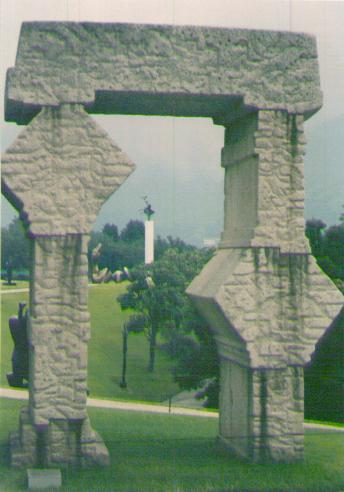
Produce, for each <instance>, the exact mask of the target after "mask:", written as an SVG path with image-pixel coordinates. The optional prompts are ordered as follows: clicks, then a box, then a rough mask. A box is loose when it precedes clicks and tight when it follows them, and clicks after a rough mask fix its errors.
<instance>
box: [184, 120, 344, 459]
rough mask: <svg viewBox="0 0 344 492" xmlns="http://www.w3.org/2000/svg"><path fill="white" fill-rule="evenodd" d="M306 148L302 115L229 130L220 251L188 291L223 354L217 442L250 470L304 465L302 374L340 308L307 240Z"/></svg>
mask: <svg viewBox="0 0 344 492" xmlns="http://www.w3.org/2000/svg"><path fill="white" fill-rule="evenodd" d="M304 146H305V142H304V135H303V117H302V116H295V115H288V114H287V113H285V112H280V111H259V112H257V113H256V114H251V115H248V116H245V117H243V118H241V119H239V120H238V121H234V122H233V123H232V124H231V125H228V126H227V128H226V137H225V146H224V149H223V152H222V165H223V166H224V168H225V218H224V231H223V234H222V240H221V243H220V249H219V250H218V251H217V253H216V254H215V256H214V257H213V258H212V259H211V260H210V262H209V263H208V264H207V265H206V266H205V267H204V269H203V271H202V272H201V273H200V274H199V275H198V276H197V277H196V278H195V279H194V280H193V282H192V283H191V285H190V286H189V288H188V293H189V294H190V296H191V297H192V299H193V300H194V302H195V304H196V306H197V307H198V309H199V311H200V312H201V313H202V314H203V316H204V317H205V318H206V319H207V320H208V323H209V326H210V327H211V329H212V330H213V332H214V334H215V339H216V342H217V346H218V352H219V355H220V365H221V397H220V439H221V441H222V442H223V443H224V444H225V445H226V446H228V447H230V448H232V449H234V450H235V451H236V452H237V453H238V454H240V455H243V456H246V457H249V458H250V459H252V460H254V461H264V460H274V461H295V460H299V459H302V456H303V428H302V421H303V373H302V367H303V366H304V365H305V364H306V363H307V362H308V361H309V360H310V357H311V354H312V353H313V351H314V349H315V344H316V343H317V341H318V340H319V339H320V337H321V336H322V335H323V334H324V333H325V331H326V329H327V328H328V326H329V325H330V324H331V321H332V320H333V318H334V317H335V316H336V315H337V314H338V313H339V311H340V310H341V307H342V305H343V296H342V294H341V293H340V292H339V291H338V289H337V288H336V287H335V285H334V284H333V283H332V281H331V280H330V279H329V278H328V277H327V276H326V275H325V274H324V273H323V272H322V271H321V270H320V268H319V267H318V265H317V264H316V262H315V260H314V258H313V257H312V256H311V255H310V249H309V245H308V241H307V239H306V238H305V235H304V228H305V223H304V217H303V206H304V191H303V160H302V156H303V154H304Z"/></svg>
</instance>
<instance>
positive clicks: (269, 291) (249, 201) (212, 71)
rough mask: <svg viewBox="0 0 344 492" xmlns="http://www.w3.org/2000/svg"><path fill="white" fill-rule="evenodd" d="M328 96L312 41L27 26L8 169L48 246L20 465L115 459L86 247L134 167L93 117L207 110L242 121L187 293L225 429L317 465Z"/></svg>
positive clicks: (15, 194)
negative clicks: (310, 420) (308, 139)
mask: <svg viewBox="0 0 344 492" xmlns="http://www.w3.org/2000/svg"><path fill="white" fill-rule="evenodd" d="M320 105H321V92H320V87H319V74H318V65H317V57H316V45H315V39H314V38H313V37H311V36H308V35H301V34H294V33H281V32H269V31H249V30H230V29H213V28H203V27H185V26H179V27H172V26H151V25H150V26H144V25H124V24H90V23H79V24H76V23H59V22H58V23H51V22H42V23H37V22H34V23H25V24H24V25H23V27H22V31H21V36H20V42H19V48H18V54H17V59H16V66H15V67H14V68H12V69H9V71H8V77H7V85H6V118H7V120H9V121H16V122H17V123H19V124H23V123H24V124H26V123H29V124H28V127H27V128H26V129H25V130H24V131H23V132H22V133H21V134H20V135H19V137H18V138H17V140H16V141H15V142H14V143H13V144H12V145H11V146H10V148H9V149H8V150H7V152H6V153H5V155H4V157H3V171H2V176H3V180H2V182H3V192H4V194H5V196H6V197H7V198H8V199H9V201H10V202H11V203H12V204H13V205H14V206H15V207H16V208H17V209H18V210H19V211H20V212H21V217H22V218H23V219H24V220H25V222H26V224H27V225H28V227H29V232H30V235H31V238H32V253H33V254H32V278H31V286H30V318H29V342H30V378H29V379H30V381H29V393H30V399H29V409H26V410H23V411H22V413H21V416H20V427H19V432H18V433H13V434H12V436H11V461H12V464H13V465H14V466H34V465H35V464H37V462H38V461H39V460H41V461H42V459H43V460H44V464H45V465H46V466H59V465H68V464H72V465H80V466H91V465H92V466H93V465H101V466H105V465H107V464H108V463H109V455H108V451H107V449H106V447H105V445H104V443H103V442H102V440H101V438H100V436H99V435H98V434H97V433H96V432H95V431H94V430H93V429H92V427H91V425H90V422H89V420H88V417H87V413H86V387H87V386H86V378H87V341H88V338H89V313H88V311H87V257H86V253H87V248H86V246H87V241H88V234H89V232H90V229H91V227H92V224H93V222H94V220H95V218H96V215H97V213H98V212H99V209H100V206H101V205H102V203H103V201H104V200H106V198H107V197H108V196H110V194H111V193H112V192H113V191H115V190H116V189H117V188H118V186H119V185H120V184H121V183H122V182H123V181H124V179H125V178H126V177H127V176H128V175H129V174H130V172H131V171H132V169H133V164H132V163H131V161H130V159H129V158H128V157H126V156H125V155H124V153H123V152H122V151H121V150H120V149H119V148H118V147H117V146H116V145H115V144H114V143H112V142H111V141H110V140H109V138H108V137H107V135H106V134H105V132H104V131H103V130H102V129H100V128H99V127H98V126H97V125H96V124H95V123H94V121H93V120H92V119H91V117H89V116H88V114H87V112H94V113H97V112H103V113H127V114H160V115H165V114H166V115H183V116H207V117H212V118H213V119H214V122H215V123H217V124H222V125H224V126H225V127H226V133H225V145H224V149H223V151H222V165H223V167H224V169H225V204H224V207H225V219H224V230H223V234H222V240H221V243H220V248H219V250H218V251H217V253H216V255H215V256H214V257H213V258H212V260H211V261H210V262H209V263H208V265H206V267H205V268H204V270H203V271H202V272H201V273H200V275H199V276H197V277H196V278H195V279H194V281H193V282H192V284H191V285H190V287H189V288H188V293H189V294H190V296H191V297H192V299H193V300H194V302H195V304H196V306H197V307H198V308H199V310H200V312H201V313H202V314H203V315H204V316H205V318H206V319H207V321H208V324H209V326H210V328H211V329H212V330H213V332H214V334H215V339H216V342H217V346H218V352H219V357H220V365H221V394H220V440H221V441H222V442H223V443H224V444H225V445H226V446H228V447H230V448H231V449H234V450H235V451H236V452H237V453H238V454H239V455H241V456H244V457H246V458H249V459H251V460H253V461H265V460H273V461H295V460H300V459H302V457H303V428H302V420H303V369H302V367H303V365H304V364H305V363H306V362H307V361H308V360H309V358H310V355H311V353H312V351H313V350H314V346H315V343H316V342H317V341H318V339H319V338H320V337H321V336H322V335H323V333H324V332H325V330H326V328H327V326H328V325H329V324H330V322H331V320H332V319H333V317H334V316H335V315H336V314H337V313H338V312H339V310H340V309H341V305H342V296H341V295H340V294H339V292H338V291H337V290H336V288H335V286H334V285H333V284H332V283H331V281H330V280H329V279H328V278H327V277H326V276H325V275H324V274H323V273H322V272H321V271H320V269H319V268H318V266H317V264H316V263H315V260H314V259H313V258H312V257H311V256H310V250H309V246H308V242H307V240H306V239H305V236H304V225H305V224H304V218H303V207H304V189H303V188H304V184H303V154H304V152H305V139H304V134H303V122H304V119H305V118H307V117H309V116H310V115H311V114H312V113H313V112H314V111H316V110H317V109H319V107H320ZM42 456H44V458H42Z"/></svg>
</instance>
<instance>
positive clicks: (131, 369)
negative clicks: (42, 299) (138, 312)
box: [0, 282, 178, 402]
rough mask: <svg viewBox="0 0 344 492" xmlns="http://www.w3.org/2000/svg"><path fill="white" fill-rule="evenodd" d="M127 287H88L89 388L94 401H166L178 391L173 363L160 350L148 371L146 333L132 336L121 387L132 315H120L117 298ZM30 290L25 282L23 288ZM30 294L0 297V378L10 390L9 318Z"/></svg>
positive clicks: (104, 285) (11, 345)
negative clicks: (127, 324)
mask: <svg viewBox="0 0 344 492" xmlns="http://www.w3.org/2000/svg"><path fill="white" fill-rule="evenodd" d="M127 285H128V283H127V282H126V283H121V284H115V283H109V284H103V285H95V286H93V287H91V288H90V289H89V310H90V313H91V340H90V342H89V345H88V387H89V390H90V397H91V398H106V399H122V400H140V401H151V402H162V401H163V400H166V399H167V398H168V397H169V396H170V395H173V394H176V393H177V392H178V386H177V385H176V384H175V383H174V382H173V377H172V374H171V360H170V359H169V358H168V357H167V356H166V354H165V353H163V352H161V351H159V350H157V354H156V370H155V372H154V373H149V372H148V371H147V365H148V342H147V339H146V337H145V336H144V335H143V334H139V335H135V334H130V335H129V338H128V354H127V377H126V379H127V382H128V387H127V388H126V389H122V388H120V387H119V382H120V380H121V372H122V343H123V342H122V328H123V324H124V322H125V320H126V319H128V317H129V316H130V313H129V312H123V311H121V308H120V306H119V304H118V302H117V296H118V295H119V294H121V293H123V292H125V290H126V287H127ZM20 287H21V288H23V287H28V282H26V284H25V283H24V284H23V283H22V285H21V286H20ZM28 299H29V294H28V293H26V292H24V293H13V294H4V295H3V296H2V297H1V375H0V384H1V386H3V387H8V385H7V379H6V373H7V372H11V371H12V365H11V356H12V351H13V342H12V338H11V335H10V332H9V328H8V319H9V317H10V316H12V315H14V314H16V313H17V311H18V303H19V301H25V302H27V303H28Z"/></svg>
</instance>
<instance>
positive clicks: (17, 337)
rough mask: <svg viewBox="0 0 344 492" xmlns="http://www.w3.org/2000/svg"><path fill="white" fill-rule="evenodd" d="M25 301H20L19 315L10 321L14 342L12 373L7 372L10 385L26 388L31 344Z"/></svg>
mask: <svg viewBox="0 0 344 492" xmlns="http://www.w3.org/2000/svg"><path fill="white" fill-rule="evenodd" d="M25 306H26V304H25V303H24V302H20V303H19V307H18V316H11V318H10V319H9V321H8V324H9V328H10V332H11V336H12V339H13V343H14V350H13V353H12V371H13V372H12V373H9V374H7V381H8V384H9V385H10V386H13V387H17V388H26V387H27V386H28V383H27V382H25V383H24V381H23V380H24V379H26V380H28V379H29V345H28V339H27V313H28V311H26V312H25V314H24V308H25Z"/></svg>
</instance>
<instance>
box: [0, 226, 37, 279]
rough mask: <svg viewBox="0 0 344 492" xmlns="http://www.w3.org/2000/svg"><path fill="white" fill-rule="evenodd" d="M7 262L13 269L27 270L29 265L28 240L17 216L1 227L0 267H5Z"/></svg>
mask: <svg viewBox="0 0 344 492" xmlns="http://www.w3.org/2000/svg"><path fill="white" fill-rule="evenodd" d="M8 262H10V263H11V264H12V267H13V269H14V270H27V269H28V268H29V266H30V240H29V239H28V237H27V234H26V230H25V228H24V226H23V224H22V222H21V220H20V219H19V218H15V219H14V220H13V221H12V222H11V223H10V224H9V225H8V227H2V228H1V268H6V264H8Z"/></svg>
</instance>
